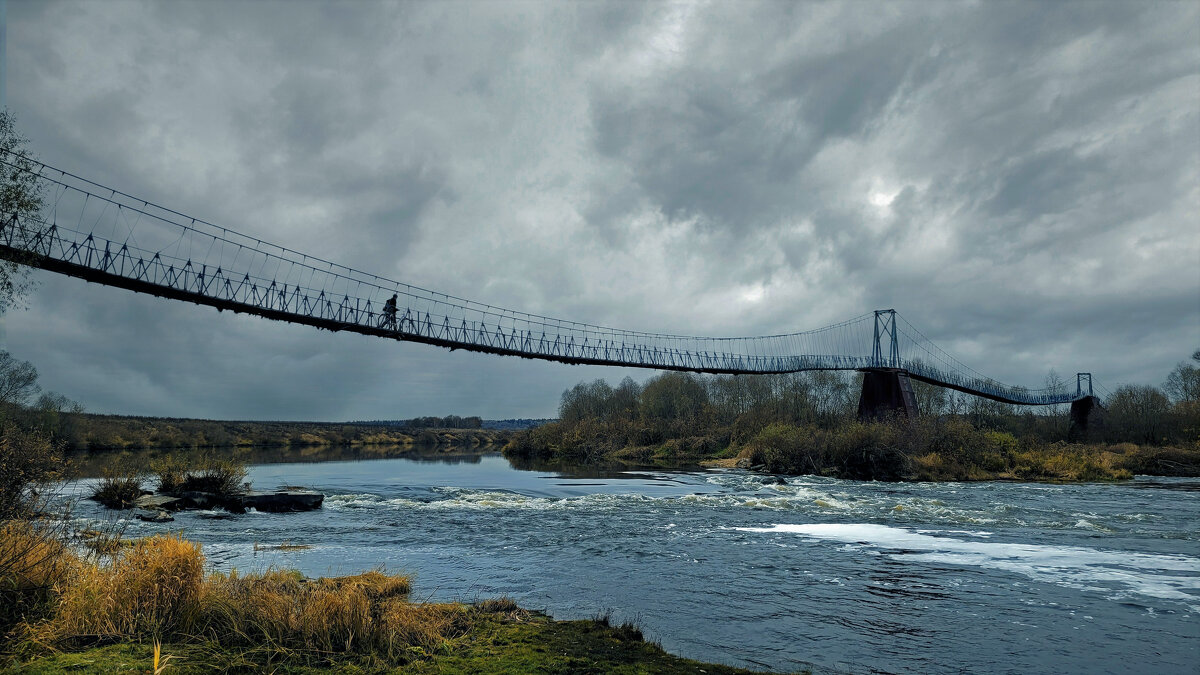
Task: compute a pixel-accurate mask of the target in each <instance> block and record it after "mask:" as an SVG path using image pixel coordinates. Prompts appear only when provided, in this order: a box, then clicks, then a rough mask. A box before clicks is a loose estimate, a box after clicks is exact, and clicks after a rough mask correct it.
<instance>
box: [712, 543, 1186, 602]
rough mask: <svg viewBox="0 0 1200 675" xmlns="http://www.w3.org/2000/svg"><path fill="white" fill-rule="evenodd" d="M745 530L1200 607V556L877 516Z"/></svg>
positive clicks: (1117, 595) (1117, 597)
mask: <svg viewBox="0 0 1200 675" xmlns="http://www.w3.org/2000/svg"><path fill="white" fill-rule="evenodd" d="M735 529H737V530H740V531H743V532H759V533H784V534H797V535H801V536H804V537H807V538H810V539H816V540H823V541H832V542H838V543H841V544H843V545H851V548H852V549H853V548H858V547H869V548H871V549H879V550H883V551H884V552H887V551H891V552H890V553H887V554H888V555H889V556H890V557H892V558H893V559H896V560H909V561H914V562H929V563H942V564H952V565H963V566H974V567H985V568H990V569H997V570H1003V571H1006V572H1012V573H1016V574H1020V575H1023V576H1026V577H1028V578H1030V579H1033V580H1035V581H1041V582H1049V583H1054V584H1059V585H1064V586H1069V587H1073V588H1079V589H1084V590H1091V591H1100V592H1103V593H1106V594H1107V597H1110V598H1111V599H1114V600H1123V599H1127V598H1128V594H1129V593H1132V594H1136V595H1141V596H1145V597H1151V598H1160V599H1166V600H1175V601H1181V602H1183V603H1185V604H1187V605H1188V607H1189V609H1191V610H1192V611H1200V604H1198V602H1197V601H1200V558H1197V557H1193V556H1187V555H1168V554H1155V553H1137V552H1132V551H1106V550H1100V549H1093V548H1086V547H1080V546H1054V545H1049V544H1016V543H1004V542H997V541H988V540H984V539H979V538H977V539H972V540H967V539H958V538H955V537H943V536H933V535H931V534H927V533H926V532H929V530H923V531H915V530H909V529H905V528H899V527H891V526H888V525H877V524H873V523H806V524H778V525H772V526H770V527H739V528H735Z"/></svg>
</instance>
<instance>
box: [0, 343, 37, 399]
mask: <svg viewBox="0 0 1200 675" xmlns="http://www.w3.org/2000/svg"><path fill="white" fill-rule="evenodd" d="M37 379H38V374H37V368H34V367H33V364H32V363H30V362H28V361H20V360H17V359H14V358H13V356H12V354H9V353H8V352H6V351H0V404H7V405H19V406H24V405H26V404H27V403H29V399H30V398H32V397H33V395H34V394H36V393H38V391H39V390H40V387H38V383H37Z"/></svg>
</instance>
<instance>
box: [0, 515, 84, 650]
mask: <svg viewBox="0 0 1200 675" xmlns="http://www.w3.org/2000/svg"><path fill="white" fill-rule="evenodd" d="M60 534H61V532H60V528H59V527H58V525H57V524H56V523H52V522H46V521H10V522H8V523H5V524H4V525H3V526H0V635H3V634H5V633H7V632H8V630H9V628H11V627H12V626H13V625H15V624H16V623H17V622H18V621H20V620H22V619H25V620H28V619H30V618H32V617H33V616H35V615H38V614H40V613H41V611H43V610H44V609H45V608H46V605H47V604H48V601H49V600H50V598H51V596H52V590H53V587H54V584H55V582H57V581H58V580H59V579H61V578H62V577H63V576H64V575H65V574H66V571H67V569H68V568H69V567H70V566H71V565H72V564H73V563H74V561H75V560H76V559H75V556H74V555H73V554H72V553H71V551H70V550H69V549H68V548H67V547H66V546H64V545H63V543H62V541H61V538H60V537H59V535H60Z"/></svg>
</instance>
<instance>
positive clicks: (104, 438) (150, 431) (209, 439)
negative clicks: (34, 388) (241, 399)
mask: <svg viewBox="0 0 1200 675" xmlns="http://www.w3.org/2000/svg"><path fill="white" fill-rule="evenodd" d="M54 431H55V435H56V437H57V438H58V439H59V441H60V442H61V444H62V446H63V448H64V449H65V450H67V451H70V452H80V451H92V452H96V451H113V450H138V449H151V448H154V449H203V448H226V447H276V448H315V447H328V446H374V445H416V446H439V445H454V446H458V447H476V446H481V445H492V444H496V443H501V444H502V443H503V442H504V441H506V440H507V436H508V433H509V432H506V431H499V430H494V429H464V428H453V429H451V428H444V429H443V428H436V427H428V428H416V427H406V426H399V425H395V424H382V423H379V424H373V423H332V422H254V421H225V420H200V419H186V418H169V417H135V416H125V415H95V414H89V413H82V412H75V413H70V412H64V413H59V414H57V415H56V417H55V429H54Z"/></svg>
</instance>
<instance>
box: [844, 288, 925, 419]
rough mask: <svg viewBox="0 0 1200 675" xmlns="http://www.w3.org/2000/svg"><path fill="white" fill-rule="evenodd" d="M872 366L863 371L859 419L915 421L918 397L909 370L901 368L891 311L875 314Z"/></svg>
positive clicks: (894, 318) (894, 311)
mask: <svg viewBox="0 0 1200 675" xmlns="http://www.w3.org/2000/svg"><path fill="white" fill-rule="evenodd" d="M885 342H886V344H887V348H886V356H885V349H884V344H885ZM871 364H872V365H871V368H869V369H866V370H864V371H863V384H862V393H861V394H860V395H859V397H858V419H860V420H864V421H866V420H878V419H883V418H885V417H891V416H897V415H903V416H904V417H907V418H908V419H910V420H912V419H916V417H917V414H918V412H919V411H918V410H917V397H916V396H915V395H914V394H913V388H912V380H910V379H909V377H908V371H906V370H904V369H903V368H902V367H901V363H900V344H899V340H898V338H897V330H896V310H894V309H879V310H876V311H875V346H874V352H873V353H872V355H871Z"/></svg>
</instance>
